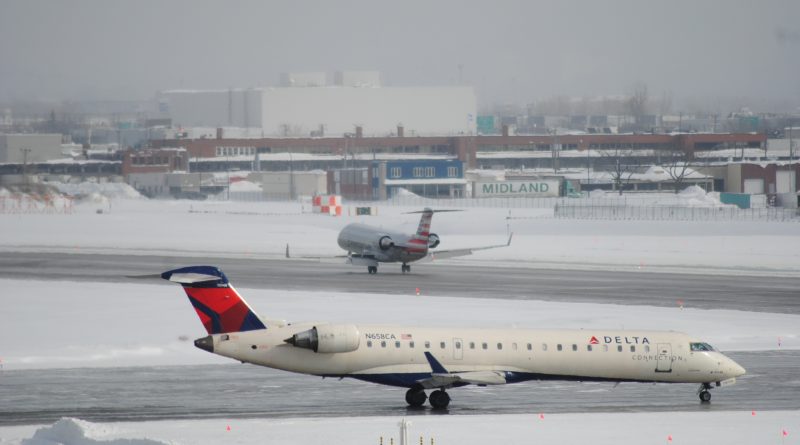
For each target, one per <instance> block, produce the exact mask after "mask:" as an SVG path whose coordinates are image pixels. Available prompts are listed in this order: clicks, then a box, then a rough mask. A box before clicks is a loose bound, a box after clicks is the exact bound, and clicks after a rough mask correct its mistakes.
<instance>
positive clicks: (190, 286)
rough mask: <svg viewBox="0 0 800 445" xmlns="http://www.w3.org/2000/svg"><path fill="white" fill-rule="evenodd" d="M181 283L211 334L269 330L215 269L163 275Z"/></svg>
mask: <svg viewBox="0 0 800 445" xmlns="http://www.w3.org/2000/svg"><path fill="white" fill-rule="evenodd" d="M161 278H163V279H165V280H169V281H174V282H176V283H180V284H181V285H182V286H183V290H184V291H185V292H186V295H187V296H188V297H189V301H190V302H191V303H192V306H194V309H195V311H196V312H197V316H198V317H200V321H201V322H202V323H203V326H205V328H206V331H208V333H209V334H222V333H228V332H242V331H254V330H257V329H266V326H265V325H264V323H263V322H262V321H261V319H259V318H258V315H256V313H255V312H253V310H252V309H250V306H248V305H247V303H246V302H245V301H244V299H242V297H241V296H240V295H239V293H238V292H236V289H234V288H233V286H231V285H230V283H229V282H228V278H227V277H226V276H225V274H224V273H222V271H221V270H219V269H217V268H216V267H213V266H190V267H184V268H181V269H174V270H170V271H167V272H164V273H162V274H161Z"/></svg>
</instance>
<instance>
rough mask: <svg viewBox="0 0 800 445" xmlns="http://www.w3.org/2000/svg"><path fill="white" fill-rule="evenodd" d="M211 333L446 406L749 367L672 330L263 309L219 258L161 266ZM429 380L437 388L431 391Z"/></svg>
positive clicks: (251, 356) (718, 377) (273, 358)
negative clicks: (337, 319)
mask: <svg viewBox="0 0 800 445" xmlns="http://www.w3.org/2000/svg"><path fill="white" fill-rule="evenodd" d="M161 277H162V278H164V279H165V280H169V281H172V282H176V283H180V284H181V285H182V286H183V289H184V290H185V291H186V294H187V295H188V296H189V301H190V302H191V303H192V305H193V306H194V308H195V310H196V311H197V315H198V316H199V317H200V321H202V323H203V325H204V326H205V328H206V330H207V331H208V335H207V336H205V337H202V338H199V339H197V340H195V342H194V344H195V346H196V347H198V348H200V349H203V350H205V351H208V352H212V353H214V354H218V355H221V356H224V357H230V358H232V359H236V360H239V361H241V362H242V363H252V364H255V365H261V366H267V367H270V368H275V369H282V370H285V371H292V372H299V373H303V374H311V375H316V376H322V377H340V378H342V377H351V378H354V379H359V380H364V381H367V382H373V383H380V384H383V385H392V386H399V387H404V388H408V392H406V402H407V403H408V404H409V405H411V406H421V405H423V404H424V403H425V400H426V399H427V400H429V401H430V404H431V406H432V407H433V408H438V409H442V408H446V407H447V406H448V404H449V403H450V396H449V394H448V393H447V392H446V390H448V389H450V388H456V387H459V386H466V385H479V386H483V385H502V384H506V383H517V382H524V381H528V380H570V381H605V382H666V383H697V384H699V385H700V387H699V390H698V395H699V396H700V400H701V401H702V402H708V401H710V400H711V394H710V393H709V390H710V389H711V388H713V387H719V386H725V385H728V384H732V383H734V382H735V381H736V377H739V376H741V375H743V374H744V373H745V370H744V368H742V367H741V366H739V365H738V364H737V363H736V362H734V361H733V360H731V359H730V358H728V357H726V356H725V355H723V354H722V353H720V352H718V351H716V350H715V349H714V348H713V347H711V346H710V345H709V344H707V343H704V342H702V341H701V340H698V339H695V338H692V337H690V336H688V335H686V334H682V333H678V332H673V331H628V330H625V331H613V330H600V329H598V330H595V329H592V330H583V329H581V330H578V329H574V330H570V329H557V330H545V329H473V328H463V329H459V328H420V327H408V326H388V325H362V324H359V325H356V324H331V323H297V324H295V323H292V324H289V323H286V322H285V321H280V320H267V319H262V318H260V317H259V316H257V315H256V314H255V312H253V310H252V309H251V308H250V307H249V306H248V305H247V303H246V302H245V301H244V300H243V299H242V298H241V297H240V296H239V294H238V293H237V292H236V290H235V289H234V288H233V286H231V285H230V283H229V282H228V278H227V277H226V276H225V274H223V273H222V272H221V271H220V270H219V269H217V268H216V267H212V266H191V267H185V268H182V269H175V270H170V271H167V272H164V273H162V274H161ZM426 390H431V392H430V395H428V394H426V393H425V391H426Z"/></svg>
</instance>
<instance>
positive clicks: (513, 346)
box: [511, 343, 517, 351]
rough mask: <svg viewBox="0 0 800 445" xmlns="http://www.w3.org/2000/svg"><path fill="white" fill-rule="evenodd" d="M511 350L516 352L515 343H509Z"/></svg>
mask: <svg viewBox="0 0 800 445" xmlns="http://www.w3.org/2000/svg"><path fill="white" fill-rule="evenodd" d="M511 349H513V350H515V351H516V350H517V344H516V343H511Z"/></svg>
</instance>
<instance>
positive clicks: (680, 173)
mask: <svg viewBox="0 0 800 445" xmlns="http://www.w3.org/2000/svg"><path fill="white" fill-rule="evenodd" d="M691 162H692V156H691V155H690V154H688V153H686V152H685V151H683V150H682V149H681V148H680V147H672V148H671V149H670V150H669V151H668V152H667V153H665V156H664V157H663V158H662V162H661V166H662V167H663V168H664V170H666V172H667V174H668V175H669V177H670V178H672V182H673V183H674V184H675V193H678V192H679V191H680V190H681V188H682V185H683V183H684V182H685V181H686V177H687V176H688V175H689V173H691V172H692V170H691V169H690V168H689V164H691Z"/></svg>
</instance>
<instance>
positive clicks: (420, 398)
mask: <svg viewBox="0 0 800 445" xmlns="http://www.w3.org/2000/svg"><path fill="white" fill-rule="evenodd" d="M425 399H428V401H430V403H431V407H433V409H445V408H447V405H449V404H450V395H449V394H447V393H446V392H445V391H444V389H437V390H436V391H433V392H432V393H431V395H430V397H427V396H426V395H425V390H424V389H422V388H421V387H414V388H411V389H409V390H408V391H407V392H406V403H408V406H412V407H415V408H416V407H420V406H422V405H423V404H425Z"/></svg>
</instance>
